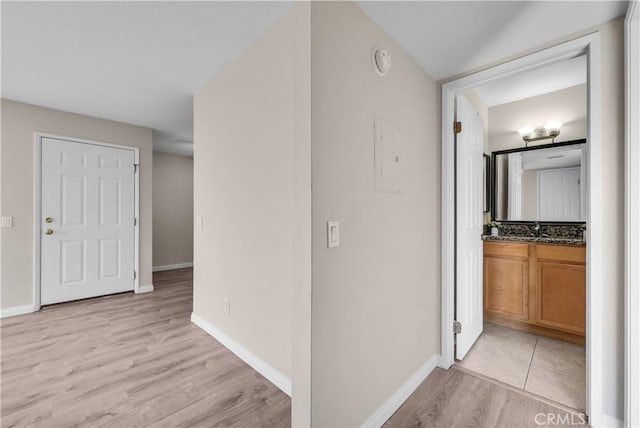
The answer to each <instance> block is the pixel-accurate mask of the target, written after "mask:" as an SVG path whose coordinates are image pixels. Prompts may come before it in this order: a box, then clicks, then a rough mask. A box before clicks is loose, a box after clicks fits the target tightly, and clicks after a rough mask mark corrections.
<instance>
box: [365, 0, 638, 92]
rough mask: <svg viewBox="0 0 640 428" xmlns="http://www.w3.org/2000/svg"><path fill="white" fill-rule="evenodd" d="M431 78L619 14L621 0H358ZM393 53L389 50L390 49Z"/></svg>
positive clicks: (487, 61) (623, 8) (452, 73)
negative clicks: (413, 0) (396, 0)
mask: <svg viewBox="0 0 640 428" xmlns="http://www.w3.org/2000/svg"><path fill="white" fill-rule="evenodd" d="M358 4H359V5H360V7H361V8H362V9H363V10H364V11H365V12H366V13H367V14H368V15H369V16H370V17H371V19H373V20H374V21H375V22H377V23H378V25H380V26H381V27H382V28H383V29H384V30H385V31H386V32H387V33H388V34H389V35H390V36H391V37H393V38H394V39H395V40H396V42H397V43H398V44H399V45H400V46H401V47H402V48H403V49H405V50H406V51H407V52H408V53H409V54H411V55H412V56H413V57H414V58H415V59H416V61H417V62H418V63H419V64H420V65H421V66H422V67H423V68H424V69H425V70H426V71H427V72H428V73H429V74H430V75H431V77H433V78H434V79H436V80H440V79H444V78H447V77H451V76H455V75H458V74H460V73H463V72H465V71H468V70H472V69H475V68H477V67H482V66H484V65H487V64H490V63H493V62H496V61H499V60H500V59H503V58H506V57H508V56H511V55H514V54H517V53H518V52H522V51H525V50H527V49H531V48H534V47H536V46H540V45H541V44H544V43H545V42H548V41H549V40H554V39H557V38H560V37H563V36H566V35H569V34H572V33H575V32H578V31H580V30H583V29H585V28H588V27H591V26H594V25H597V24H600V23H602V22H605V21H608V20H611V19H613V18H616V17H618V16H621V15H624V13H625V12H626V10H627V2H621V1H416V2H411V1H398V2H395V1H359V2H358ZM392 55H393V53H392Z"/></svg>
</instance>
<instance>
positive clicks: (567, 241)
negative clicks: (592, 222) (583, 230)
mask: <svg viewBox="0 0 640 428" xmlns="http://www.w3.org/2000/svg"><path fill="white" fill-rule="evenodd" d="M482 240H483V241H516V242H536V243H540V244H563V245H585V242H584V241H583V240H582V239H572V238H552V237H549V236H512V235H502V236H491V235H482Z"/></svg>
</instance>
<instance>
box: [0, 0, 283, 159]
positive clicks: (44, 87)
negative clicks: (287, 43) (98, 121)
mask: <svg viewBox="0 0 640 428" xmlns="http://www.w3.org/2000/svg"><path fill="white" fill-rule="evenodd" d="M289 5H290V3H288V2H177V1H176V2H124V1H123V2H6V1H3V2H2V97H3V98H8V99H12V100H16V101H22V102H26V103H31V104H38V105H42V106H46V107H51V108H56V109H60V110H65V111H70V112H74V113H80V114H85V115H90V116H96V117H101V118H105V119H111V120H116V121H121V122H127V123H133V124H136V125H141V126H145V127H149V128H153V129H154V130H156V132H154V139H155V143H154V144H155V145H156V146H157V148H158V149H160V150H163V149H167V148H169V149H170V150H172V148H178V151H182V152H183V153H185V154H188V153H190V152H191V148H190V147H189V146H188V145H187V146H185V144H172V143H180V142H182V143H185V142H186V143H189V145H191V143H192V141H193V99H192V96H193V94H194V92H195V91H196V89H197V88H198V87H199V86H201V85H202V84H204V83H205V82H206V81H208V80H209V79H210V78H212V77H213V75H214V74H215V73H216V72H217V71H218V70H220V68H221V67H222V66H223V65H224V64H226V63H227V62H229V61H231V60H232V59H233V58H235V57H236V56H237V55H238V54H239V53H240V52H242V51H243V50H244V49H246V48H247V47H249V46H250V45H252V44H253V43H254V42H255V41H257V40H258V39H259V38H260V36H261V35H262V34H264V33H265V32H266V31H267V30H268V29H269V28H270V27H271V26H272V25H273V24H274V23H275V21H277V19H278V18H280V17H281V16H283V15H285V14H286V12H287V10H288V8H289ZM185 150H186V151H185Z"/></svg>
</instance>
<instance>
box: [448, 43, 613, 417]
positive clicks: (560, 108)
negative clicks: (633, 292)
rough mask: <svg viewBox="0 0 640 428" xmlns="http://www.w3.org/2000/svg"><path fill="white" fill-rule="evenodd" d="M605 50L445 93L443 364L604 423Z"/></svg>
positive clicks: (475, 80)
mask: <svg viewBox="0 0 640 428" xmlns="http://www.w3.org/2000/svg"><path fill="white" fill-rule="evenodd" d="M598 42H599V39H598V36H597V34H595V35H591V36H586V37H583V38H581V39H576V40H574V41H571V42H567V43H564V44H562V45H558V46H555V47H553V48H549V49H546V50H543V51H540V52H537V53H534V54H531V55H528V56H526V57H523V58H520V59H518V60H514V61H511V62H509V63H505V64H502V65H500V66H497V67H494V68H492V69H488V70H485V71H483V72H480V73H476V74H474V75H470V76H468V77H465V78H462V79H458V80H456V81H453V82H449V83H447V84H445V85H444V86H443V242H442V245H443V293H442V299H443V300H442V304H443V305H442V321H443V330H442V355H443V365H444V366H445V367H450V366H451V365H453V364H456V365H457V366H458V367H459V368H460V369H462V370H467V371H470V372H472V373H474V374H478V375H480V376H482V377H486V378H489V379H493V380H495V381H497V382H500V383H502V384H506V385H508V386H509V387H511V388H516V389H521V390H523V391H527V392H528V393H531V394H534V395H536V396H539V397H542V398H543V399H546V400H550V401H552V402H554V403H557V404H558V405H560V406H564V407H567V408H571V409H574V410H575V411H578V412H584V413H586V414H587V415H589V417H590V420H591V421H592V422H595V421H596V420H597V418H598V415H600V414H601V413H600V401H601V397H599V396H598V394H596V393H595V392H597V391H598V390H599V389H598V387H599V382H600V379H599V378H598V370H599V369H598V366H599V364H600V358H601V357H600V353H599V350H598V349H597V347H596V346H595V345H596V343H597V342H598V340H599V331H597V330H598V327H597V323H598V320H599V316H600V311H599V308H598V303H599V301H598V298H597V296H598V295H599V293H600V289H599V287H600V286H601V280H600V278H599V272H600V266H599V261H598V257H597V255H596V252H597V251H598V244H597V243H598V242H599V237H600V235H599V234H600V231H601V227H602V225H601V217H600V212H599V207H598V206H597V205H596V204H593V203H592V201H593V200H594V199H593V195H594V194H597V193H596V192H597V190H598V189H597V186H598V184H597V183H598V180H599V177H600V173H601V171H600V165H599V160H598V154H599V151H600V136H599V134H598V131H599V120H600V119H599V109H598V102H599V99H598V98H599V81H598V78H599V65H598V61H596V59H597V58H598V55H599V52H598V49H599V44H598ZM558 122H563V123H558ZM452 123H453V124H454V126H453V129H452V127H451V124H452ZM465 131H466V135H465ZM487 158H489V159H490V161H487ZM486 177H490V180H486V179H485V178H486ZM492 226H496V228H495V229H494V230H493V232H494V233H493V234H497V235H498V236H491V235H492ZM452 327H453V328H452ZM594 417H595V418H594Z"/></svg>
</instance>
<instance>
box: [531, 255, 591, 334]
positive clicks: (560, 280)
mask: <svg viewBox="0 0 640 428" xmlns="http://www.w3.org/2000/svg"><path fill="white" fill-rule="evenodd" d="M536 253H537V257H536V304H537V307H536V323H537V324H539V325H542V326H545V327H550V328H555V329H559V330H563V331H567V332H570V333H576V334H580V335H584V334H585V316H586V307H585V306H586V266H585V257H586V254H585V248H584V247H570V246H561V245H536Z"/></svg>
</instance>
